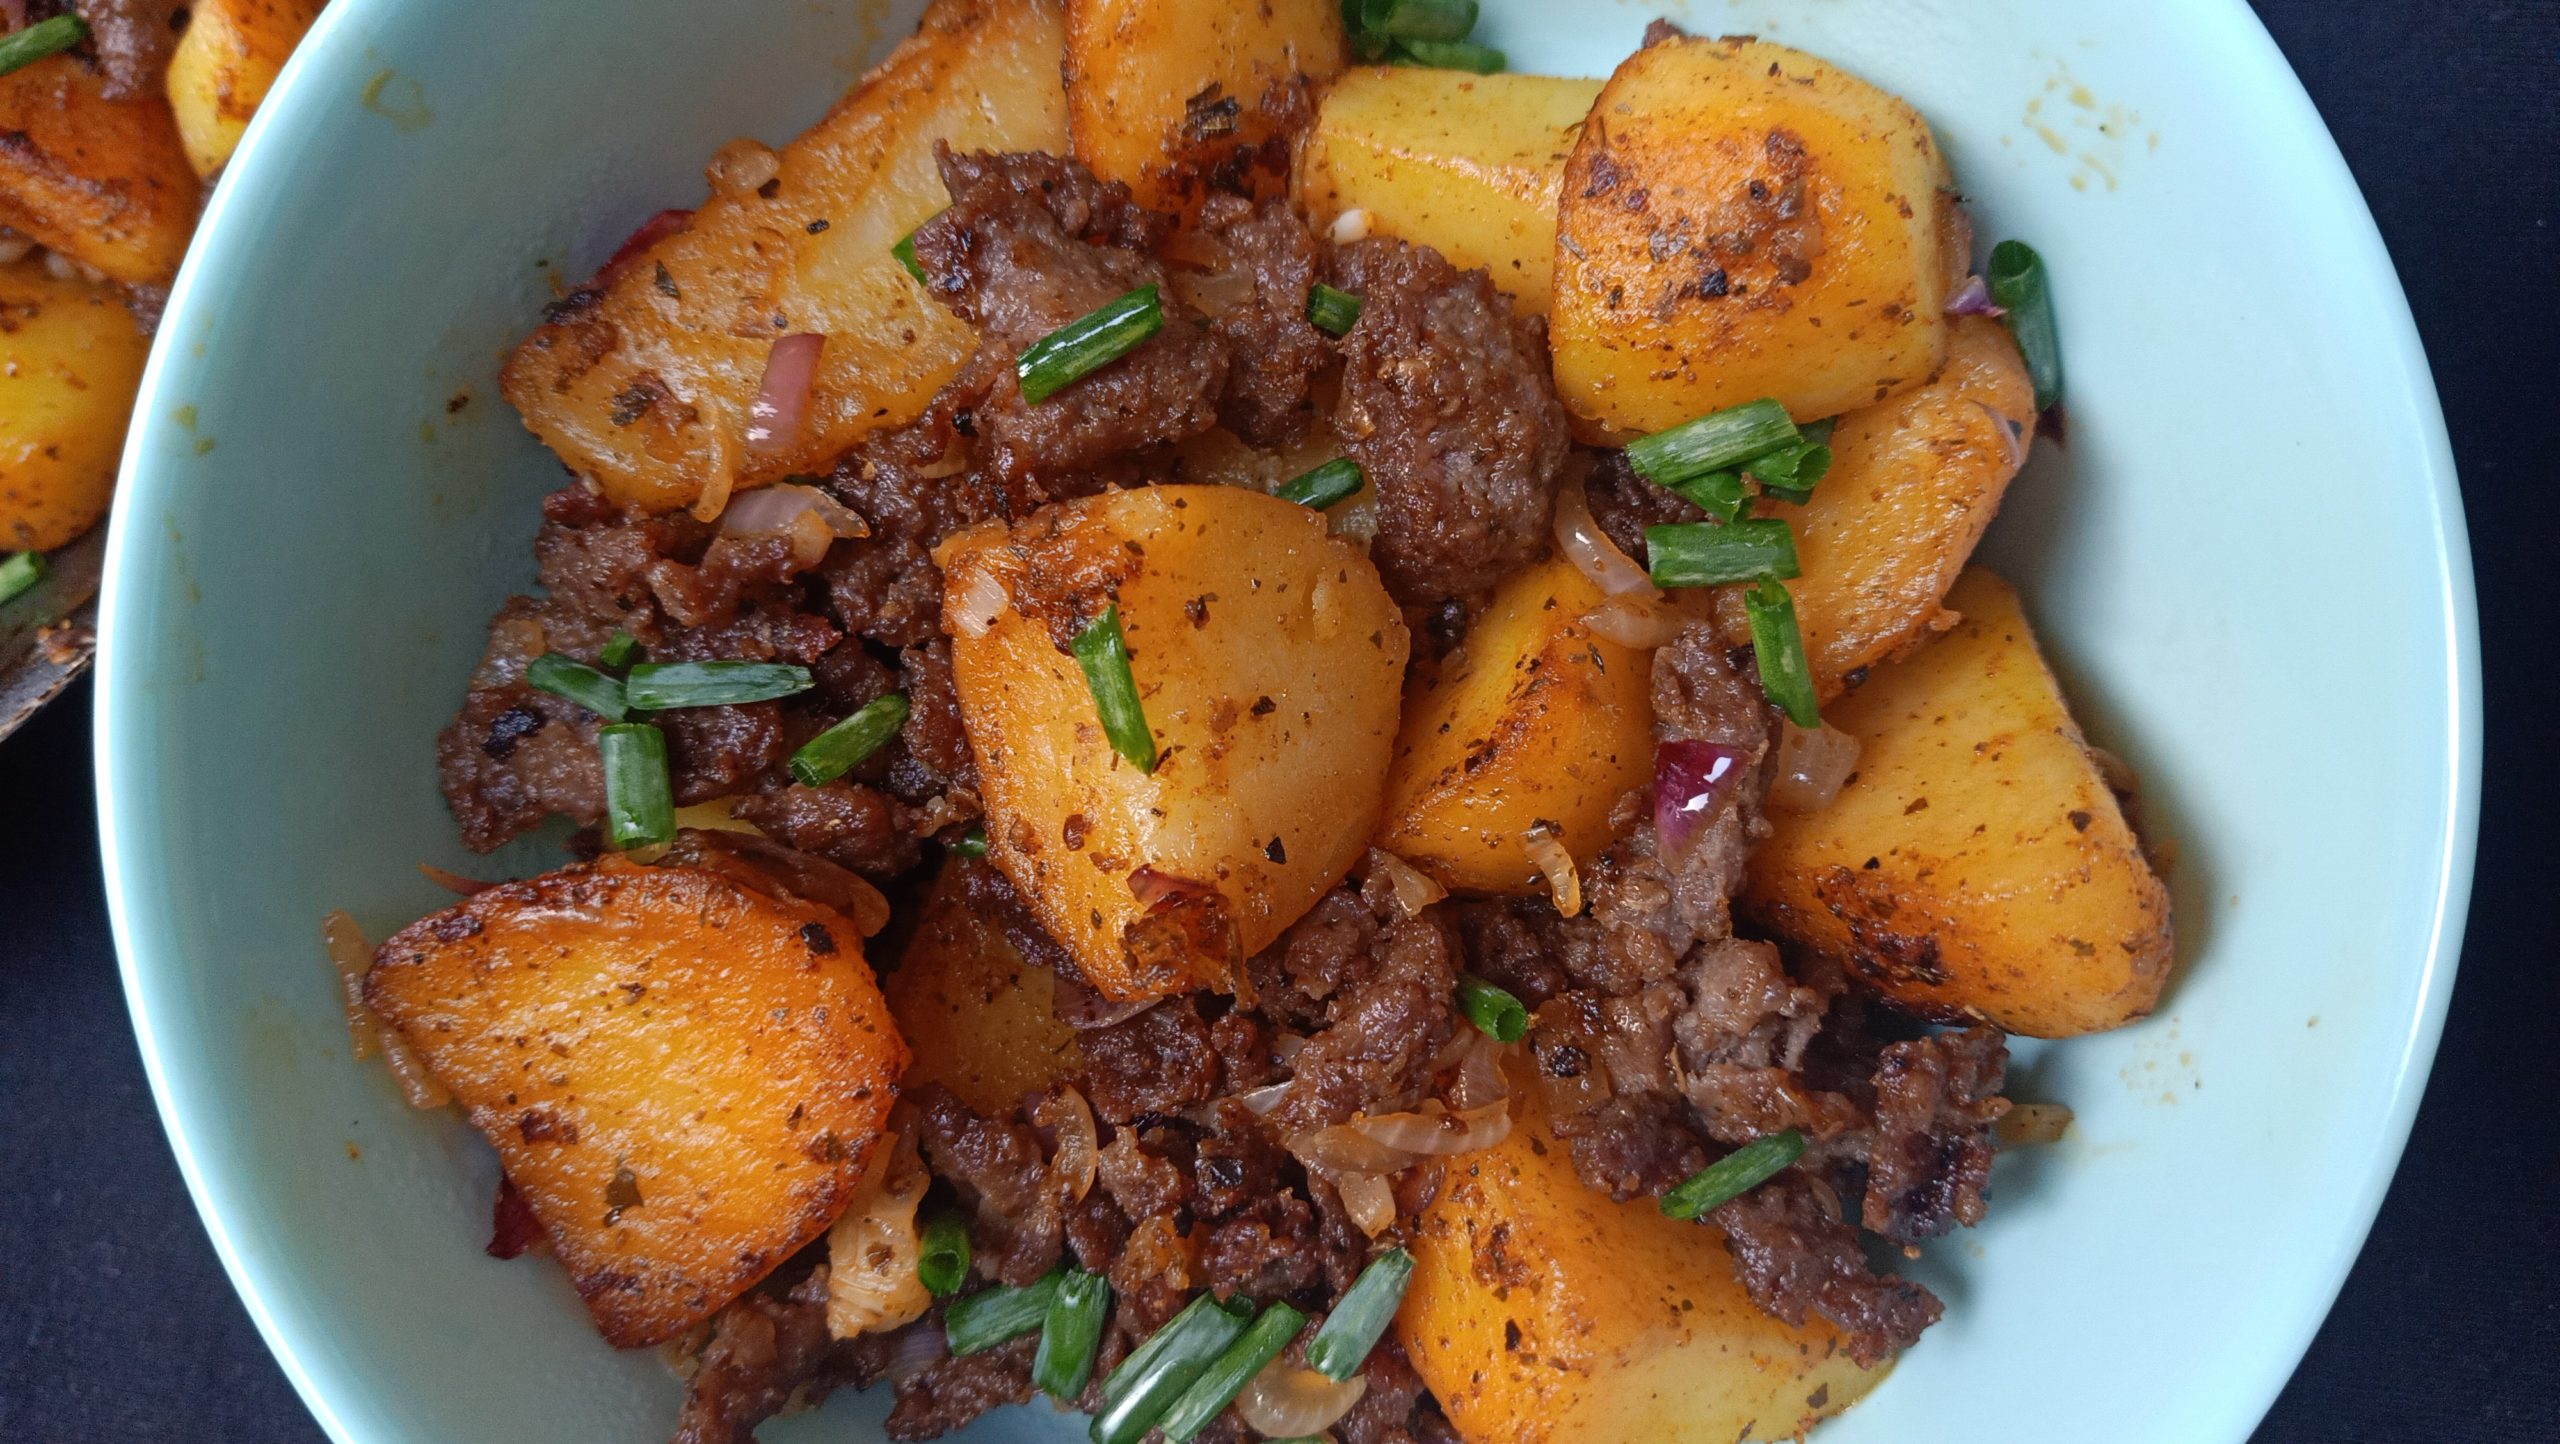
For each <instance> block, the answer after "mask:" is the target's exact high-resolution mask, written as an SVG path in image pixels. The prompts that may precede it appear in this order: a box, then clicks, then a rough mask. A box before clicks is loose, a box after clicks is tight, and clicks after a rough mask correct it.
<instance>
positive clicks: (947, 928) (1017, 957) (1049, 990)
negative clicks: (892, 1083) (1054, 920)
mask: <svg viewBox="0 0 2560 1444" xmlns="http://www.w3.org/2000/svg"><path fill="white" fill-rule="evenodd" d="M984 866H986V864H985V863H982V862H964V861H954V862H952V863H950V864H948V865H946V866H945V867H944V868H943V870H942V875H941V876H940V877H938V878H936V879H934V884H933V891H932V892H931V893H929V894H928V895H927V896H926V898H925V901H924V911H923V914H922V915H921V916H920V917H919V918H918V919H917V920H916V931H915V936H914V937H913V938H910V939H909V940H908V942H907V948H906V951H905V952H904V953H902V954H900V955H899V957H898V966H897V967H895V968H893V969H891V970H890V972H889V974H888V976H887V977H885V978H883V979H882V980H881V985H880V986H881V991H882V992H884V993H885V994H887V996H888V999H889V1014H890V1016H891V1017H893V1018H896V1019H897V1020H898V1031H899V1033H901V1034H902V1035H904V1036H905V1038H906V1040H907V1046H908V1047H909V1048H910V1049H912V1050H914V1053H915V1063H914V1065H913V1066H911V1067H910V1068H908V1069H907V1083H908V1085H909V1086H911V1087H912V1086H914V1085H917V1084H922V1083H939V1084H941V1085H942V1086H943V1087H945V1088H948V1089H950V1090H951V1091H952V1092H954V1093H956V1094H958V1095H960V1101H961V1102H963V1103H966V1104H968V1105H969V1106H970V1107H972V1108H974V1109H976V1110H978V1111H979V1112H980V1113H983V1114H986V1115H988V1116H990V1117H1002V1116H1003V1115H1004V1114H1005V1113H1006V1112H1007V1111H1008V1110H1009V1109H1011V1108H1012V1107H1013V1106H1014V1105H1015V1104H1017V1103H1020V1102H1021V1101H1022V1099H1023V1097H1024V1095H1026V1094H1029V1093H1036V1092H1038V1091H1039V1090H1041V1089H1043V1088H1046V1087H1048V1086H1049V1085H1050V1084H1052V1083H1054V1082H1056V1081H1058V1080H1059V1079H1061V1078H1064V1077H1066V1076H1067V1075H1069V1074H1071V1073H1076V1072H1080V1071H1082V1070H1083V1067H1084V1050H1083V1049H1082V1047H1080V1046H1079V1045H1078V1043H1077V1041H1076V1031H1075V1029H1073V1028H1070V1027H1068V1026H1067V1025H1066V1024H1065V1023H1062V1022H1060V1021H1058V1015H1057V1011H1056V1001H1057V978H1056V977H1055V975H1053V974H1052V973H1050V971H1049V970H1048V969H1046V968H1043V967H1036V966H1034V965H1033V964H1031V963H1029V962H1027V961H1025V960H1024V959H1023V956H1022V954H1021V952H1020V951H1019V950H1017V949H1016V948H1015V947H1014V945H1013V944H1012V943H1011V942H1009V941H1007V940H1006V938H1005V935H1004V929H1003V928H1002V927H1000V926H998V925H997V923H996V921H995V919H993V918H990V917H988V916H987V915H986V914H985V913H984V912H982V911H979V910H977V909H975V908H972V907H971V906H970V905H969V898H968V889H967V886H966V884H965V882H964V875H965V871H966V870H967V869H969V868H978V867H984Z"/></svg>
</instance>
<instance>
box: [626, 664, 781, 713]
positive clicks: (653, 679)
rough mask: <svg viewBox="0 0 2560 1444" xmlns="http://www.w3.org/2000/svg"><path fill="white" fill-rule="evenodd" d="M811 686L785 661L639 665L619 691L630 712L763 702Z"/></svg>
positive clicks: (632, 670) (633, 669)
mask: <svg viewBox="0 0 2560 1444" xmlns="http://www.w3.org/2000/svg"><path fill="white" fill-rule="evenodd" d="M816 685H817V682H816V680H815V679H813V678H812V677H810V675H809V669H808V668H806V667H800V666H794V665H793V664H791V663H789V662H643V663H641V664H640V665H639V666H637V667H634V668H632V669H631V676H630V677H629V678H628V679H626V680H625V681H624V682H623V684H622V690H623V695H624V696H625V697H626V698H628V699H629V701H630V703H631V708H632V710H633V711H636V712H664V711H667V710H668V709H670V708H674V707H729V706H735V705H736V704H738V703H741V702H769V701H772V700H773V699H774V698H776V697H788V696H790V695H792V694H793V693H795V692H806V691H808V690H809V689H810V688H811V687H814V686H816Z"/></svg>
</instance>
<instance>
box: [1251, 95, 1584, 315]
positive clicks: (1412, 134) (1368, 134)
mask: <svg viewBox="0 0 2560 1444" xmlns="http://www.w3.org/2000/svg"><path fill="white" fill-rule="evenodd" d="M1599 93H1600V82H1598V81H1596V80H1565V79H1559V78H1557V77H1554V76H1548V75H1469V74H1467V73H1465V72H1464V71H1457V70H1426V69H1421V68H1419V67H1414V66H1403V65H1398V66H1369V67H1362V68H1358V69H1354V70H1348V71H1345V72H1344V73H1343V75H1342V78H1341V79H1339V80H1337V81H1335V82H1334V83H1333V85H1332V87H1331V88H1329V89H1328V90H1326V92H1325V97H1324V104H1323V105H1322V106H1321V107H1319V108H1318V109H1317V111H1316V123H1315V126H1314V128H1313V129H1312V130H1310V131H1308V133H1307V136H1306V138H1305V139H1304V140H1303V141H1301V142H1299V146H1298V179H1297V187H1298V204H1299V206H1300V208H1301V209H1303V210H1304V211H1305V212H1306V213H1307V214H1308V215H1309V216H1310V217H1312V218H1313V219H1314V220H1315V223H1316V224H1317V225H1319V226H1326V225H1330V224H1332V222H1333V220H1334V218H1335V217H1337V216H1339V215H1341V214H1342V213H1343V212H1345V211H1350V210H1361V211H1366V212H1368V213H1369V224H1370V227H1371V228H1372V229H1373V230H1376V231H1379V232H1382V233H1384V234H1386V235H1390V236H1395V237H1398V238H1399V239H1402V240H1407V241H1411V242H1413V243H1415V244H1416V245H1424V246H1429V247H1431V248H1432V249H1433V250H1436V251H1438V252H1439V253H1440V254H1442V255H1444V256H1446V257H1448V258H1449V261H1450V263H1451V264H1453V265H1456V266H1459V267H1461V268H1471V267H1479V266H1480V267H1482V268H1484V270H1485V271H1486V272H1487V273H1488V274H1490V275H1491V276H1492V277H1493V283H1494V284H1495V285H1496V286H1499V287H1501V288H1502V289H1503V290H1504V291H1506V292H1508V293H1510V296H1511V299H1512V300H1513V301H1515V302H1517V303H1518V304H1519V306H1520V308H1521V309H1522V310H1524V311H1535V312H1537V313H1539V314H1541V315H1543V314H1545V312H1546V310H1547V308H1548V304H1549V302H1550V300H1551V299H1552V298H1553V296H1554V294H1555V275H1556V197H1557V193H1558V191H1559V190H1560V189H1561V188H1562V187H1563V185H1564V166H1565V160H1566V158H1567V157H1568V156H1570V155H1571V154H1572V153H1573V147H1574V142H1575V140H1576V139H1578V138H1579V137H1580V136H1581V134H1582V119H1583V117H1584V116H1585V115H1588V114H1589V113H1590V111H1591V102H1592V100H1593V98H1594V97H1596V96H1598V95H1599Z"/></svg>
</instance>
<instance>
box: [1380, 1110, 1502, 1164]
mask: <svg viewBox="0 0 2560 1444" xmlns="http://www.w3.org/2000/svg"><path fill="white" fill-rule="evenodd" d="M1342 1126H1343V1127H1345V1128H1348V1129H1350V1130H1352V1131H1353V1132H1355V1133H1358V1134H1359V1135H1360V1136H1361V1137H1363V1138H1366V1139H1368V1140H1369V1141H1370V1142H1372V1143H1376V1144H1378V1145H1380V1146H1382V1147H1386V1148H1392V1149H1395V1150H1396V1151H1398V1152H1400V1153H1410V1154H1412V1155H1414V1156H1415V1157H1417V1158H1445V1157H1448V1156H1449V1155H1451V1154H1458V1153H1473V1152H1475V1151H1477V1150H1478V1149H1484V1148H1491V1147H1492V1146H1494V1145H1495V1144H1497V1143H1500V1142H1501V1141H1502V1140H1504V1139H1506V1138H1508V1137H1510V1136H1511V1104H1510V1102H1509V1100H1507V1099H1501V1098H1497V1099H1495V1100H1494V1101H1493V1102H1491V1103H1488V1104H1486V1105H1484V1106H1483V1107H1481V1108H1469V1109H1466V1110H1464V1111H1461V1112H1456V1113H1452V1112H1450V1111H1449V1110H1448V1109H1447V1108H1446V1107H1445V1106H1444V1105H1442V1104H1441V1102H1440V1100H1438V1099H1436V1098H1434V1099H1430V1100H1427V1101H1425V1102H1424V1103H1423V1105H1422V1107H1421V1108H1419V1109H1417V1110H1415V1111H1414V1112H1411V1113H1380V1114H1377V1115H1375V1116H1373V1117H1367V1118H1354V1119H1352V1120H1351V1121H1350V1122H1349V1123H1346V1124H1343V1125H1342Z"/></svg>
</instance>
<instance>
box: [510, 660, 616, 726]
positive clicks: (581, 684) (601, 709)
mask: <svg viewBox="0 0 2560 1444" xmlns="http://www.w3.org/2000/svg"><path fill="white" fill-rule="evenodd" d="M524 680H525V685H527V686H529V687H534V688H538V689H540V690H541V691H545V692H548V693H550V694H551V695H552V696H554V697H566V698H568V699H569V700H570V701H572V702H575V703H577V704H578V705H579V706H581V707H584V708H586V709H587V710H588V711H590V712H593V713H594V714H596V715H597V716H599V717H602V718H603V719H605V720H606V721H608V722H619V721H621V720H622V719H623V718H624V717H625V716H626V715H628V714H629V711H630V707H629V704H628V703H626V702H625V701H624V700H623V696H622V683H620V682H619V681H617V680H615V679H614V678H611V677H608V676H606V675H605V674H604V673H602V672H599V671H597V670H596V669H595V668H593V667H590V666H588V665H587V664H586V663H584V662H581V661H578V660H577V659H576V658H573V657H563V656H561V655H560V654H559V653H557V652H545V653H543V654H542V655H541V656H539V657H536V658H534V659H533V661H532V662H530V663H529V664H527V665H526V667H525V669H524Z"/></svg>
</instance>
